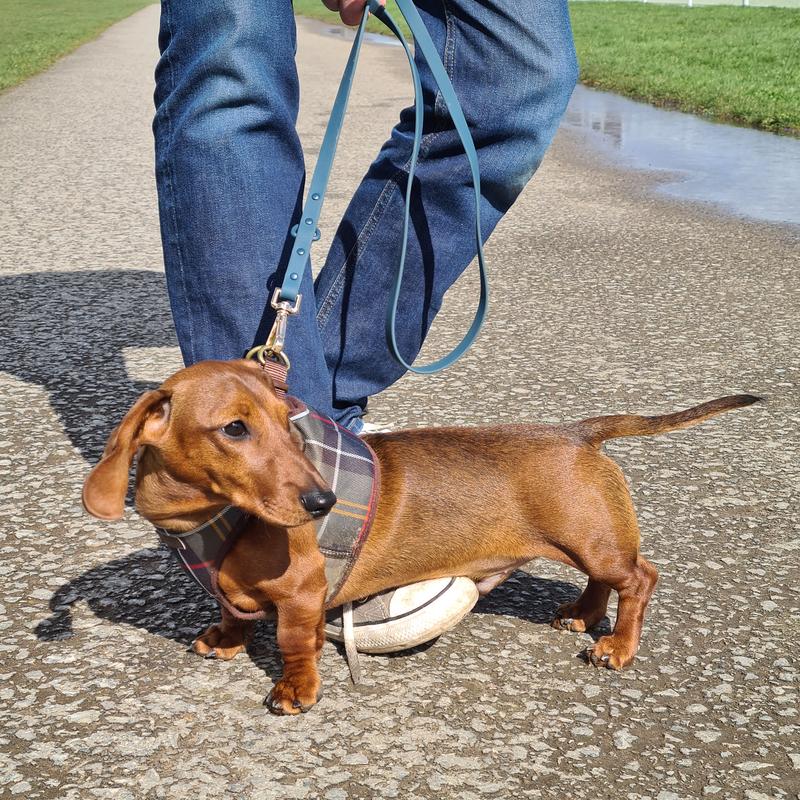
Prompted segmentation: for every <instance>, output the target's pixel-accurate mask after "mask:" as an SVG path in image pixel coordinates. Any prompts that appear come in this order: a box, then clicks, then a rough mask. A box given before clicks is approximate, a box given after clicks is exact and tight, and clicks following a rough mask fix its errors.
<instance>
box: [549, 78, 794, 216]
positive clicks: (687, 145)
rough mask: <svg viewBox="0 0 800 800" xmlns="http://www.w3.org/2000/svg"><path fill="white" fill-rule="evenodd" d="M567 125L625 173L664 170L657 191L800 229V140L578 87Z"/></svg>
mask: <svg viewBox="0 0 800 800" xmlns="http://www.w3.org/2000/svg"><path fill="white" fill-rule="evenodd" d="M562 125H563V126H565V127H567V128H570V129H576V130H580V131H583V132H584V133H585V135H586V137H587V139H589V141H590V142H592V143H593V144H596V145H597V146H598V147H599V148H600V149H601V150H602V151H604V152H606V153H607V154H609V155H611V156H612V158H613V159H614V160H615V161H617V162H618V163H621V164H623V165H624V166H628V167H633V168H638V169H648V170H664V171H667V172H670V173H673V174H674V177H675V179H674V180H667V181H666V182H664V183H659V185H658V188H657V191H659V192H663V193H665V194H668V195H671V196H672V197H677V198H681V199H685V200H695V201H701V202H707V203H713V204H715V205H717V206H720V207H721V208H723V209H725V210H727V211H729V212H733V213H735V214H739V215H743V216H746V217H750V218H751V219H756V220H763V221H767V222H782V223H791V224H795V225H800V140H799V139H793V138H790V137H787V136H777V135H776V134H772V133H764V132H763V131H756V130H751V129H749V128H736V127H733V126H731V125H722V124H719V123H714V122H707V121H706V120H703V119H700V118H699V117H695V116H693V115H692V114H684V113H681V112H678V111H666V110H664V109H660V108H654V107H653V106H649V105H647V104H646V103H638V102H636V101H634V100H628V99H627V98H624V97H620V96H619V95H615V94H610V93H608V92H600V91H597V90H594V89H588V88H586V87H585V86H577V87H576V88H575V92H574V94H573V95H572V99H571V100H570V103H569V107H568V108H567V113H566V115H565V117H564V120H563V122H562Z"/></svg>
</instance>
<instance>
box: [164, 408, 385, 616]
mask: <svg viewBox="0 0 800 800" xmlns="http://www.w3.org/2000/svg"><path fill="white" fill-rule="evenodd" d="M285 400H286V403H287V405H288V406H289V413H290V416H289V420H290V422H291V424H292V425H293V426H294V428H295V430H297V432H298V433H299V434H300V436H301V438H302V440H303V453H304V454H305V456H306V457H307V458H308V459H309V461H311V463H312V464H313V465H314V466H315V468H316V469H317V471H318V472H319V473H320V475H321V476H322V478H323V479H324V480H325V481H326V483H327V484H328V485H329V486H330V487H331V489H332V490H333V492H334V493H335V494H336V500H337V501H336V505H335V506H334V507H333V508H332V509H331V511H330V512H329V513H328V514H327V515H326V516H325V517H322V518H321V519H319V520H316V521H315V525H316V528H317V542H318V544H319V549H320V552H321V553H322V555H323V556H324V557H325V577H326V578H327V581H328V594H327V596H326V604H327V603H328V601H330V600H332V599H333V598H334V597H335V596H336V595H337V594H338V592H339V590H340V589H341V587H342V586H343V585H344V583H345V581H346V580H347V577H348V576H349V574H350V572H351V570H352V568H353V564H355V561H356V559H357V558H358V555H359V553H360V551H361V548H362V547H363V544H364V541H365V540H366V538H367V536H368V534H369V530H370V527H371V526H372V520H373V518H374V516H375V508H376V506H377V498H378V490H379V486H380V471H379V467H378V460H377V458H376V457H375V453H374V452H373V451H372V449H371V448H370V447H369V445H368V444H367V443H366V442H365V441H364V440H363V439H361V438H360V437H359V436H356V435H355V434H354V433H352V432H351V431H348V430H347V429H346V428H343V427H342V426H341V425H339V424H337V423H336V422H334V421H333V420H332V419H330V418H329V417H326V416H324V415H322V414H318V413H317V412H316V411H314V410H312V409H310V408H308V407H307V406H306V405H305V404H303V403H302V402H301V401H299V400H297V399H296V398H294V397H289V396H287V397H286V398H285ZM248 519H249V515H248V514H247V513H246V512H244V511H242V510H241V509H239V508H236V507H235V506H227V507H226V508H224V509H222V511H220V512H219V513H218V514H217V515H216V516H214V517H213V518H212V519H210V520H208V522H204V523H203V524H202V525H198V526H197V527H196V528H193V529H192V530H190V531H188V532H186V533H176V532H173V531H168V530H165V529H164V528H156V531H157V533H158V536H159V538H160V539H161V541H162V542H163V543H164V544H165V545H166V546H167V547H168V548H170V549H171V550H172V552H173V553H174V554H175V556H176V557H177V559H178V561H179V563H180V565H181V566H182V567H183V569H184V571H185V572H186V573H187V574H189V575H191V577H192V578H193V579H194V580H195V581H196V582H197V583H198V584H199V585H200V586H201V587H202V588H203V589H204V590H205V591H206V592H207V593H208V594H210V595H211V596H212V597H214V598H215V599H216V600H217V601H218V602H219V603H220V604H221V605H222V606H224V607H225V608H226V609H227V610H228V611H229V612H230V613H231V614H233V615H234V616H236V617H238V618H240V619H261V618H263V617H264V616H266V614H265V613H264V612H263V611H258V612H253V613H246V612H243V611H241V610H239V609H237V608H236V607H235V606H233V605H232V604H231V603H229V602H228V600H227V598H225V595H224V594H223V593H222V592H221V591H220V589H219V586H218V585H217V574H218V571H219V567H220V565H221V563H222V561H223V559H224V558H225V556H226V555H227V554H228V552H229V551H230V549H231V548H232V547H233V545H234V544H235V542H236V540H237V538H238V537H239V535H240V534H241V533H242V531H243V530H244V528H245V526H246V524H247V521H248Z"/></svg>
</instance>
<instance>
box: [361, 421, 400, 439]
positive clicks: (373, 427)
mask: <svg viewBox="0 0 800 800" xmlns="http://www.w3.org/2000/svg"><path fill="white" fill-rule="evenodd" d="M392 430H394V429H393V427H392V426H391V425H387V424H386V423H384V422H362V423H361V430H360V431H359V432H358V435H359V436H364V435H366V434H370V433H391V432H392Z"/></svg>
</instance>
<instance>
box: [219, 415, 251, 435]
mask: <svg viewBox="0 0 800 800" xmlns="http://www.w3.org/2000/svg"><path fill="white" fill-rule="evenodd" d="M222 432H223V433H224V434H225V435H226V436H229V437H230V438H231V439H242V438H243V437H245V436H247V426H246V425H245V424H244V422H242V421H241V420H240V419H235V420H234V421H233V422H229V423H228V424H227V425H226V426H225V427H224V428H223V429H222Z"/></svg>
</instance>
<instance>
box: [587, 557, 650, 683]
mask: <svg viewBox="0 0 800 800" xmlns="http://www.w3.org/2000/svg"><path fill="white" fill-rule="evenodd" d="M615 572H616V570H615ZM657 581H658V571H657V570H656V568H655V567H654V566H653V565H652V564H651V563H650V562H649V561H648V560H647V559H645V558H643V557H642V556H637V558H636V561H635V563H634V564H633V565H632V567H631V569H630V571H628V572H627V574H625V575H624V576H621V577H616V576H615V577H614V578H612V579H610V580H609V581H608V583H609V584H610V586H611V588H613V589H614V590H615V591H616V592H617V594H618V595H619V607H618V610H617V620H616V623H615V624H614V630H613V632H612V633H611V635H610V636H602V637H601V638H600V639H598V640H597V642H596V643H595V644H594V645H593V646H592V647H590V648H588V649H587V651H586V655H587V656H588V658H589V661H590V662H591V663H592V664H594V666H596V667H608V668H609V669H622V668H623V667H625V666H627V665H628V664H630V663H631V661H633V659H634V656H635V655H636V651H637V650H638V649H639V639H640V638H641V635H642V625H643V623H644V612H645V609H646V608H647V604H648V603H649V602H650V597H651V596H652V594H653V590H654V589H655V587H656V583H657ZM590 583H591V581H590Z"/></svg>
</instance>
